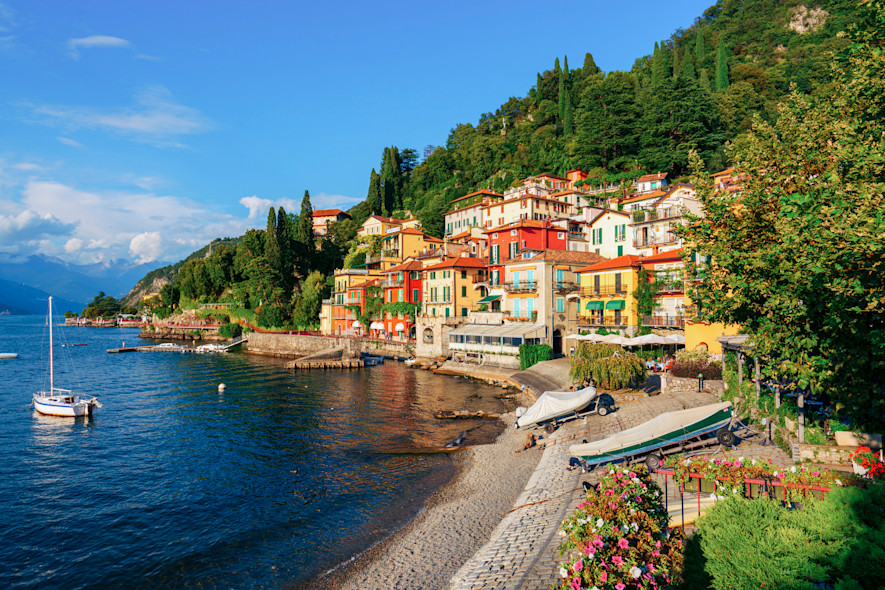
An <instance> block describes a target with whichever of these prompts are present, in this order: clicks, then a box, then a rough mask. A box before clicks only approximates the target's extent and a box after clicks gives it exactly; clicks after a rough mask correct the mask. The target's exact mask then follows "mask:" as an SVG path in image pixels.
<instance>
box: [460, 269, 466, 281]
mask: <svg viewBox="0 0 885 590" xmlns="http://www.w3.org/2000/svg"><path fill="white" fill-rule="evenodd" d="M461 278H462V279H466V278H467V271H466V270H462V271H461Z"/></svg>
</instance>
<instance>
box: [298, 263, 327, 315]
mask: <svg viewBox="0 0 885 590" xmlns="http://www.w3.org/2000/svg"><path fill="white" fill-rule="evenodd" d="M328 294H329V287H328V286H327V285H326V277H325V276H324V275H323V273H321V272H319V271H316V270H315V271H312V272H311V273H310V274H309V275H307V278H306V279H305V280H304V284H303V285H302V287H301V293H300V294H298V296H297V297H296V301H295V311H294V312H293V314H292V321H293V323H294V324H295V325H296V326H311V325H314V324H317V323H318V321H319V315H320V308H321V307H322V304H323V299H324V298H325V297H327V296H328Z"/></svg>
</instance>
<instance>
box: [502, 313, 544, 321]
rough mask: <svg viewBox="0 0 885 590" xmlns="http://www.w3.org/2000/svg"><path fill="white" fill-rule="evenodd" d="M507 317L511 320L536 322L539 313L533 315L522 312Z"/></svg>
mask: <svg viewBox="0 0 885 590" xmlns="http://www.w3.org/2000/svg"><path fill="white" fill-rule="evenodd" d="M505 319H506V320H508V321H510V322H534V321H537V320H538V314H537V312H535V313H533V314H531V315H526V314H525V313H521V314H520V315H510V316H509V317H507V318H505Z"/></svg>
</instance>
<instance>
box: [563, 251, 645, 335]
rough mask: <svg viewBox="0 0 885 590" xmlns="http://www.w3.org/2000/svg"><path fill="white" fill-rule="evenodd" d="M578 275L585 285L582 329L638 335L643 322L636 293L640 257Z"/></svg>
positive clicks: (605, 263)
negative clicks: (634, 295) (636, 332)
mask: <svg viewBox="0 0 885 590" xmlns="http://www.w3.org/2000/svg"><path fill="white" fill-rule="evenodd" d="M576 272H577V274H578V275H579V276H580V283H581V291H580V299H579V301H580V303H579V309H580V314H579V316H578V324H579V326H580V327H581V328H582V329H590V330H593V331H595V330H596V329H597V328H606V329H607V330H616V331H618V332H620V333H622V334H628V335H632V334H633V333H635V331H636V326H637V325H638V323H639V320H638V317H637V313H636V302H635V300H634V297H633V291H635V289H636V285H637V284H638V282H639V256H634V255H630V254H627V255H624V256H619V257H617V258H613V259H611V260H606V261H603V262H599V263H596V264H591V265H590V266H586V267H584V268H581V269H579V270H578V271H576Z"/></svg>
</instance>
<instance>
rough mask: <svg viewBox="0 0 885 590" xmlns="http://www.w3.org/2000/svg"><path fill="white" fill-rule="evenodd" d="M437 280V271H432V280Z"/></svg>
mask: <svg viewBox="0 0 885 590" xmlns="http://www.w3.org/2000/svg"><path fill="white" fill-rule="evenodd" d="M435 278H436V271H435V270H434V271H430V280H431V281H432V280H434V279H435Z"/></svg>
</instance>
